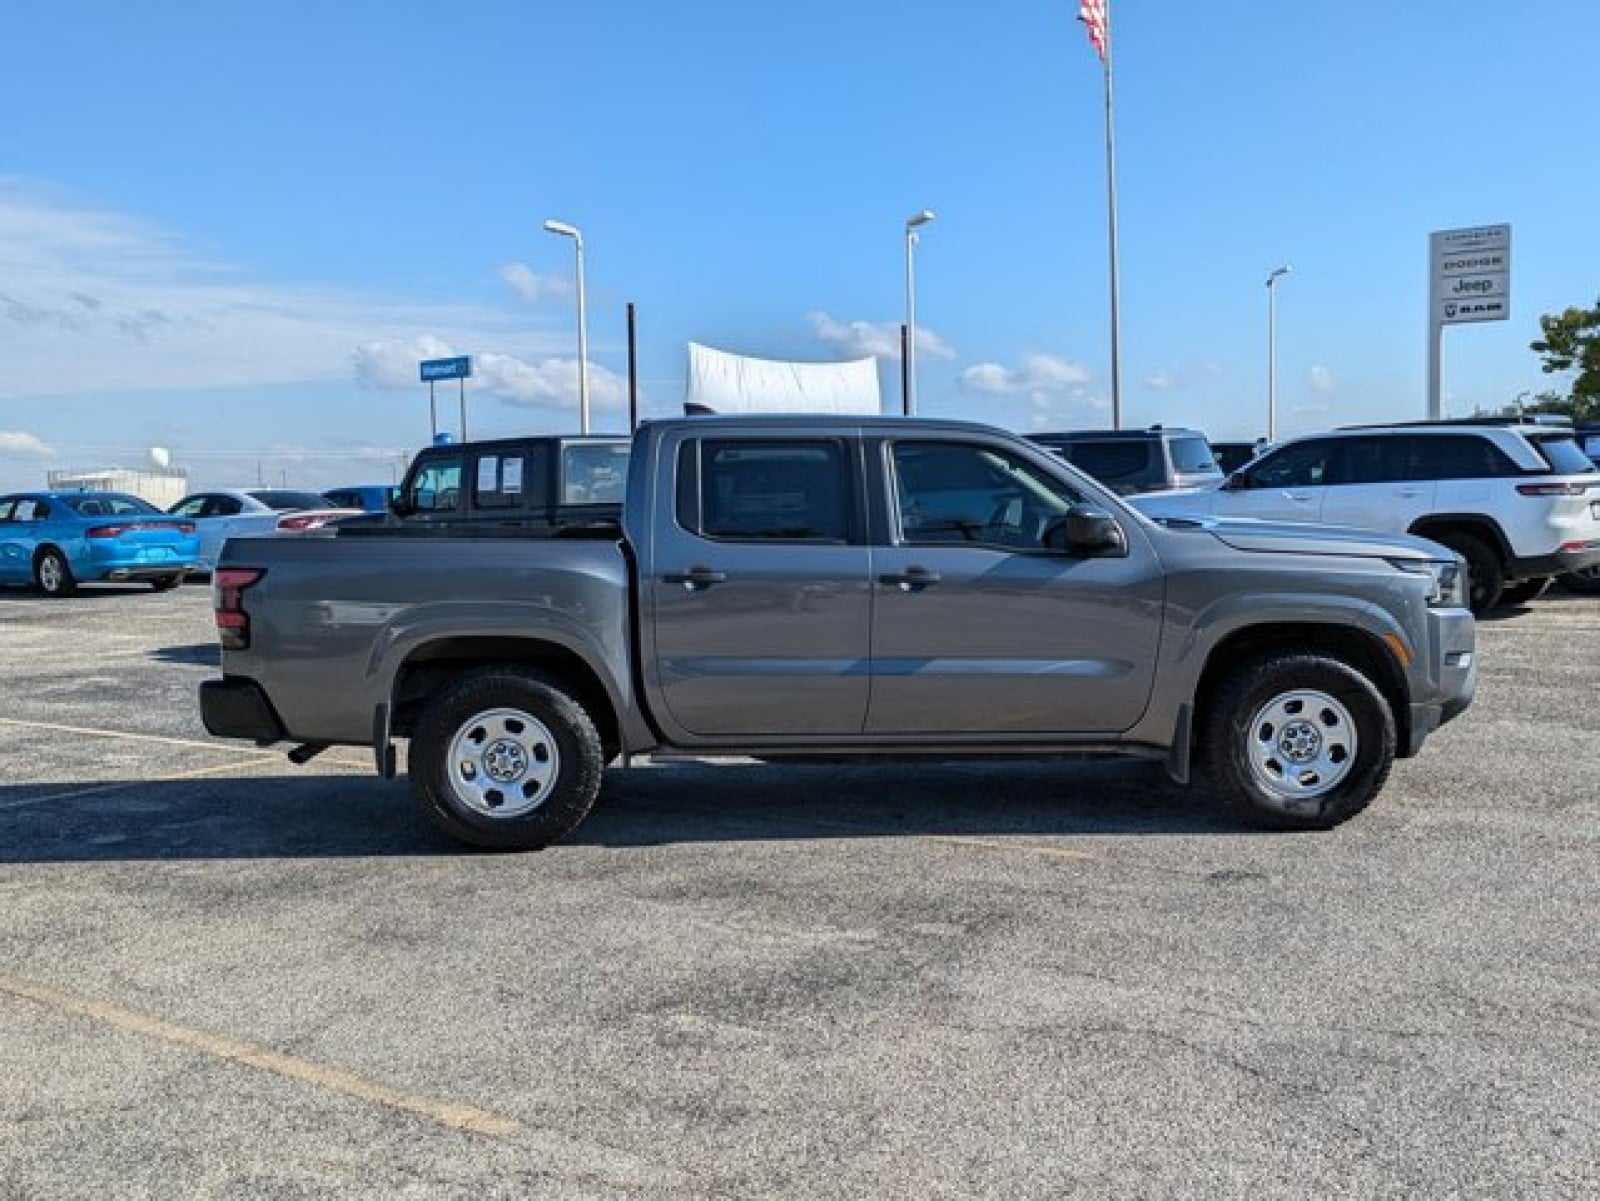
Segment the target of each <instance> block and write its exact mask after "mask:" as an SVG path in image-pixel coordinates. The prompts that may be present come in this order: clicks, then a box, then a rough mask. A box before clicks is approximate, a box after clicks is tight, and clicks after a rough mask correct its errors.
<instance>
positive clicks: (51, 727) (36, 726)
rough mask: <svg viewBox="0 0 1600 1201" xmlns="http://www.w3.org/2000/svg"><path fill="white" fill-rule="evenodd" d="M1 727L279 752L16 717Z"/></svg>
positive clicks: (261, 753)
mask: <svg viewBox="0 0 1600 1201" xmlns="http://www.w3.org/2000/svg"><path fill="white" fill-rule="evenodd" d="M0 726H15V727H17V728H18V729H23V730H44V731H45V732H46V733H50V734H81V735H83V736H84V737H86V738H117V739H121V740H123V741H125V742H154V743H159V744H160V745H162V746H186V747H191V748H193V749H196V750H205V751H227V752H229V753H230V754H235V755H249V756H251V757H254V758H262V757H265V758H271V757H272V756H273V755H274V754H277V753H279V752H276V751H270V750H266V749H262V748H250V749H246V748H245V747H238V746H229V745H227V744H225V743H217V742H201V741H200V740H199V739H198V738H169V737H167V736H166V735H164V734H135V733H133V732H132V731H129V730H107V729H104V728H95V729H90V728H89V727H87V726H64V725H59V724H57V723H55V722H50V721H21V720H19V719H17V718H14V717H0Z"/></svg>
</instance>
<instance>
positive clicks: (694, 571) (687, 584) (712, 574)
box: [661, 566, 728, 592]
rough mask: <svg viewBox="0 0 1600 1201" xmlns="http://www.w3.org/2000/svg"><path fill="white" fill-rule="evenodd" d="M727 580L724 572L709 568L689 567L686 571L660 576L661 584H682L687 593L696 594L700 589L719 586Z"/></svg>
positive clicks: (726, 574)
mask: <svg viewBox="0 0 1600 1201" xmlns="http://www.w3.org/2000/svg"><path fill="white" fill-rule="evenodd" d="M727 578H728V573H727V572H725V571H713V570H711V568H709V567H698V566H696V567H691V568H689V570H688V571H674V572H668V573H667V574H666V575H664V576H662V577H661V579H662V580H663V582H665V583H668V584H682V585H683V587H684V590H685V591H687V592H696V591H698V590H699V589H701V588H709V587H711V585H712V584H720V583H722V582H723V581H724V580H726V579H727Z"/></svg>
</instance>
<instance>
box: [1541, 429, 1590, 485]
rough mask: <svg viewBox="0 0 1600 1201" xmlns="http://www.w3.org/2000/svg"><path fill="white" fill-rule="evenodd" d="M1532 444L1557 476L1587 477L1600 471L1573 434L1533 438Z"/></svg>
mask: <svg viewBox="0 0 1600 1201" xmlns="http://www.w3.org/2000/svg"><path fill="white" fill-rule="evenodd" d="M1528 441H1530V442H1532V443H1533V445H1534V447H1535V448H1536V449H1537V450H1538V452H1539V453H1540V454H1541V455H1542V456H1544V461H1545V462H1546V463H1548V464H1550V469H1551V470H1552V471H1554V472H1555V473H1556V474H1557V475H1585V474H1589V473H1592V472H1595V471H1600V468H1597V467H1596V466H1595V465H1594V464H1593V463H1592V462H1590V460H1589V456H1588V455H1586V454H1584V453H1583V451H1582V449H1581V448H1580V447H1579V446H1578V442H1577V439H1575V438H1574V437H1573V436H1572V435H1571V434H1560V435H1557V436H1555V437H1551V438H1540V437H1537V436H1536V437H1532V438H1529V439H1528Z"/></svg>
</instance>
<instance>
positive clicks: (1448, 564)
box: [1389, 555, 1467, 609]
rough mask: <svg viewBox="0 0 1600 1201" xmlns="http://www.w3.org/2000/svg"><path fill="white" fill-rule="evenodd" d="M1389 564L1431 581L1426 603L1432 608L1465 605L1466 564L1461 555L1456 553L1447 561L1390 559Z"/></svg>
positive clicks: (1451, 607) (1463, 606) (1454, 607)
mask: <svg viewBox="0 0 1600 1201" xmlns="http://www.w3.org/2000/svg"><path fill="white" fill-rule="evenodd" d="M1389 565H1390V566H1391V567H1397V568H1399V569H1400V570H1401V571H1404V572H1408V573H1410V574H1411V575H1425V576H1427V577H1428V578H1429V579H1430V580H1431V581H1432V586H1431V587H1430V588H1429V589H1428V604H1429V606H1431V607H1432V608H1435V609H1465V608H1466V607H1467V564H1466V560H1464V559H1462V558H1461V556H1459V555H1457V556H1456V557H1455V558H1454V559H1450V560H1448V561H1444V560H1421V561H1419V560H1416V559H1390V560H1389Z"/></svg>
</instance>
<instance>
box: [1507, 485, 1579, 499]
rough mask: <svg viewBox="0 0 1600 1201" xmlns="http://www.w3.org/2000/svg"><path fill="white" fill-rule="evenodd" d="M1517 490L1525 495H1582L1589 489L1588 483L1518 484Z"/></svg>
mask: <svg viewBox="0 0 1600 1201" xmlns="http://www.w3.org/2000/svg"><path fill="white" fill-rule="evenodd" d="M1517 491H1518V492H1520V493H1522V495H1524V496H1582V495H1583V494H1584V493H1585V492H1587V491H1589V485H1588V484H1518V485H1517Z"/></svg>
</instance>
